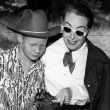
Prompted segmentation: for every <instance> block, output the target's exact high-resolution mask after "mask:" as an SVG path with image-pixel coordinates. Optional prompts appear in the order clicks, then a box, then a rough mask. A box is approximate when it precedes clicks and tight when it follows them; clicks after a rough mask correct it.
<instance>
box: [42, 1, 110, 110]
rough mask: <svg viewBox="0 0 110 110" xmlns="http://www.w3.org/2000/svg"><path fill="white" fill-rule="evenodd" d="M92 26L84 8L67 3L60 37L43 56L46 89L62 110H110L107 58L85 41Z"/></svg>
mask: <svg viewBox="0 0 110 110" xmlns="http://www.w3.org/2000/svg"><path fill="white" fill-rule="evenodd" d="M92 24H93V13H92V12H91V10H90V9H89V8H88V7H87V6H85V5H83V4H80V3H66V4H65V9H64V11H63V22H62V25H61V28H62V31H61V32H62V36H63V37H62V38H60V39H59V40H57V41H56V42H54V43H53V44H51V45H50V46H49V47H47V50H46V53H45V55H44V60H45V62H46V68H45V70H46V71H45V82H46V88H47V91H48V92H49V93H50V94H51V95H52V96H54V97H55V98H56V99H55V100H53V102H54V103H59V104H60V105H61V110H110V107H109V101H110V70H109V69H110V64H109V59H108V57H107V56H106V55H105V53H104V52H103V51H102V50H100V49H99V48H98V47H96V46H94V45H93V44H92V43H91V42H90V41H89V40H88V39H87V35H88V33H89V30H90V29H91V28H92ZM58 110H60V109H58Z"/></svg>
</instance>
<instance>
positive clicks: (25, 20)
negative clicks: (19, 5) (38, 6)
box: [7, 9, 61, 38]
mask: <svg viewBox="0 0 110 110" xmlns="http://www.w3.org/2000/svg"><path fill="white" fill-rule="evenodd" d="M7 28H8V29H10V30H11V31H13V32H16V33H19V34H22V35H25V36H29V37H35V38H37V37H40V38H46V37H51V36H54V35H57V34H58V33H59V32H60V30H61V27H60V26H55V27H52V28H50V29H49V22H48V20H47V16H46V13H45V12H44V11H43V10H36V11H32V10H30V9H25V10H24V12H23V15H22V17H21V21H20V23H19V25H18V26H17V27H16V28H15V29H14V28H12V27H8V26H7Z"/></svg>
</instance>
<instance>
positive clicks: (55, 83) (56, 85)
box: [42, 38, 89, 105]
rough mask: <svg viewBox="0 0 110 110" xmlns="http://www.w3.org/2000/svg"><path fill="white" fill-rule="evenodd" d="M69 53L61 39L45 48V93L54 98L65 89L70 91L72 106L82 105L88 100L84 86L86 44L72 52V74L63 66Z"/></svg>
mask: <svg viewBox="0 0 110 110" xmlns="http://www.w3.org/2000/svg"><path fill="white" fill-rule="evenodd" d="M67 51H69V50H68V49H67V47H66V45H65V43H64V40H63V38H60V39H59V40H58V41H56V42H55V43H53V44H52V45H51V46H49V47H47V50H46V53H45V55H44V56H43V58H42V59H43V61H44V62H45V65H46V67H45V82H46V89H47V91H48V92H49V93H50V94H51V95H53V96H56V95H57V93H58V92H59V91H60V90H61V89H63V88H66V87H70V88H71V90H72V95H73V96H72V99H71V102H70V104H72V105H75V104H76V105H84V104H85V103H86V102H87V101H88V99H89V95H88V91H87V89H86V87H85V85H84V77H85V67H86V60H87V54H88V48H87V44H86V42H85V43H84V44H83V46H82V47H81V48H80V49H79V50H77V51H75V52H72V57H73V62H75V69H74V71H73V72H72V74H71V73H70V71H69V67H68V66H66V67H65V66H64V65H63V57H64V54H65V52H67Z"/></svg>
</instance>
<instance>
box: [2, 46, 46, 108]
mask: <svg viewBox="0 0 110 110" xmlns="http://www.w3.org/2000/svg"><path fill="white" fill-rule="evenodd" d="M44 88H45V85H44V64H43V63H42V62H41V61H37V62H36V63H34V64H33V65H32V67H31V68H30V70H29V72H28V74H27V76H25V74H24V71H23V67H22V65H21V63H20V59H19V56H18V46H16V47H15V48H14V49H11V50H8V51H4V52H3V53H1V54H0V110H36V107H35V106H34V104H35V97H36V93H39V92H42V91H43V92H44V91H45V89H44Z"/></svg>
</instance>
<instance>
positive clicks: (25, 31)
mask: <svg viewBox="0 0 110 110" xmlns="http://www.w3.org/2000/svg"><path fill="white" fill-rule="evenodd" d="M19 31H21V32H27V33H47V32H49V31H43V32H35V31H25V30H19Z"/></svg>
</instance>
